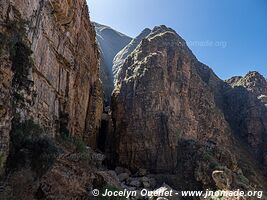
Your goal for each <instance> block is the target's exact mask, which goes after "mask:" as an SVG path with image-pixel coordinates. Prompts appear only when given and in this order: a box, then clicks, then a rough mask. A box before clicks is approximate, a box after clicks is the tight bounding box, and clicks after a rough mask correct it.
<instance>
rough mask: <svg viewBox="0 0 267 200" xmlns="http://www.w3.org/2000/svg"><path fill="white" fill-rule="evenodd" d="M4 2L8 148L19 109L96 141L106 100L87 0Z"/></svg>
mask: <svg viewBox="0 0 267 200" xmlns="http://www.w3.org/2000/svg"><path fill="white" fill-rule="evenodd" d="M0 7H1V14H0V23H1V25H0V32H1V44H2V43H3V44H4V45H1V69H0V70H1V77H2V78H1V86H0V87H1V100H0V101H1V103H0V104H1V105H0V108H1V112H0V113H1V125H2V124H3V126H1V143H3V144H1V150H2V151H3V152H7V151H8V134H9V132H10V129H11V126H10V124H11V119H12V117H13V116H14V115H15V114H17V115H18V116H19V118H20V120H25V119H28V118H33V119H34V120H35V121H36V122H38V123H39V124H41V125H42V126H43V127H45V128H46V129H47V130H48V131H47V132H49V133H51V134H52V136H54V135H55V134H56V133H59V132H61V131H64V132H65V131H69V132H70V133H72V134H76V135H80V136H82V137H84V138H85V139H86V140H87V142H88V143H89V144H91V145H92V146H94V145H95V144H96V137H97V132H98V128H99V126H100V120H101V114H102V109H103V106H102V88H101V82H100V79H99V66H98V50H97V44H96V42H95V35H96V34H95V30H94V27H93V26H92V24H91V23H90V20H89V16H88V8H87V5H86V1H84V0H64V1H54V0H52V1H43V0H38V1H34V0H30V1H12V0H3V1H1V3H0ZM6 101H8V102H9V103H7V102H6ZM11 102H12V103H13V105H12V106H11V105H10V104H11ZM11 107H12V108H11ZM11 110H12V112H11ZM2 116H3V117H2Z"/></svg>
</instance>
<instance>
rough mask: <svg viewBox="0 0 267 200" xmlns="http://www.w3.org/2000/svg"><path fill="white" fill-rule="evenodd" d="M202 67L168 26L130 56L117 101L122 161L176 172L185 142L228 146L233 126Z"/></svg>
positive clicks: (118, 150)
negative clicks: (201, 72) (199, 70)
mask: <svg viewBox="0 0 267 200" xmlns="http://www.w3.org/2000/svg"><path fill="white" fill-rule="evenodd" d="M198 65H201V63H199V62H198V61H197V59H196V58H195V57H194V56H193V54H192V52H191V51H190V50H189V49H188V47H187V46H186V44H185V41H184V40H183V39H182V38H181V37H180V36H178V35H177V34H176V33H175V32H174V31H173V30H172V29H169V28H167V27H165V26H159V27H155V28H154V29H153V30H152V31H151V33H150V34H149V35H148V36H147V37H145V38H144V39H143V40H142V41H141V43H140V44H139V45H138V46H137V48H136V49H135V50H134V51H133V52H132V54H130V55H129V56H128V58H127V59H126V61H125V62H124V64H123V66H122V67H121V69H120V72H119V74H118V79H117V85H116V86H115V90H114V92H113V99H112V100H113V104H112V109H113V119H114V126H115V134H114V137H115V138H116V142H115V146H114V148H115V149H116V151H115V155H116V156H117V160H118V162H119V163H121V164H122V165H126V166H128V167H131V168H139V167H142V168H148V169H151V170H153V171H171V170H173V169H174V168H175V167H176V165H177V151H178V141H179V140H180V139H181V138H183V139H188V140H189V139H192V140H197V141H199V142H200V143H206V142H211V143H214V144H217V143H220V144H227V143H228V140H229V137H228V136H229V133H230V131H229V127H228V125H227V123H226V121H225V119H224V116H223V114H222V113H221V112H220V111H219V109H218V108H217V107H216V104H215V100H214V95H213V93H212V92H211V89H209V87H208V86H207V84H206V83H205V82H204V81H203V80H202V79H201V77H200V76H199V75H198V73H197V71H196V67H197V66H198Z"/></svg>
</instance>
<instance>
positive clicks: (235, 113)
mask: <svg viewBox="0 0 267 200" xmlns="http://www.w3.org/2000/svg"><path fill="white" fill-rule="evenodd" d="M226 82H227V83H229V84H230V86H231V87H230V88H228V89H226V90H225V93H224V94H225V105H224V107H225V108H224V110H225V116H226V118H227V120H228V122H229V124H230V125H231V127H232V129H233V130H234V133H235V134H236V135H237V136H238V137H239V138H240V139H241V140H242V141H244V142H245V143H247V144H248V145H249V146H250V147H251V148H252V150H253V151H254V152H255V155H256V157H257V158H258V160H259V161H260V162H261V163H262V164H264V166H265V167H266V166H267V165H266V164H267V109H266V95H267V82H266V79H265V78H264V77H263V76H262V75H261V74H259V73H258V72H249V73H248V74H247V75H246V76H244V77H233V78H231V79H229V80H227V81H226Z"/></svg>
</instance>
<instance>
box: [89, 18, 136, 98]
mask: <svg viewBox="0 0 267 200" xmlns="http://www.w3.org/2000/svg"><path fill="white" fill-rule="evenodd" d="M93 24H94V26H95V30H96V39H97V42H98V45H99V50H100V78H101V81H102V82H103V88H104V93H105V99H106V101H107V102H108V103H109V102H110V97H111V93H112V90H113V89H114V84H113V80H114V78H113V73H112V65H113V64H112V62H113V59H114V57H115V55H116V54H117V53H118V52H119V51H120V50H121V49H122V48H124V47H125V46H126V45H127V44H128V43H129V42H130V41H131V39H132V38H130V37H128V36H126V35H124V34H122V33H120V32H118V31H116V30H114V29H112V28H110V27H108V26H105V25H101V24H98V23H95V22H94V23H93Z"/></svg>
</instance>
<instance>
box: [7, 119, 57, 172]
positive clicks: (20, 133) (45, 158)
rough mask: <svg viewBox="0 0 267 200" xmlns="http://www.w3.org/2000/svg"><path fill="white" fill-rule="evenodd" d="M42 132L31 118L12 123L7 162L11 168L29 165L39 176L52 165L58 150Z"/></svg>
mask: <svg viewBox="0 0 267 200" xmlns="http://www.w3.org/2000/svg"><path fill="white" fill-rule="evenodd" d="M43 132H44V131H43V129H42V128H41V127H40V126H39V125H38V124H36V123H34V122H33V121H32V120H27V121H25V122H22V123H13V127H12V133H11V142H12V146H11V147H12V149H11V157H10V163H9V167H10V168H11V169H12V168H22V167H31V169H32V170H33V171H34V172H36V174H37V176H41V175H42V174H43V173H45V172H46V171H47V170H48V169H49V168H50V167H51V166H52V164H53V162H54V160H55V158H56V157H57V155H58V153H59V151H58V148H57V147H56V145H55V144H54V142H53V141H52V140H51V139H50V138H49V137H48V136H46V135H45V134H44V133H43Z"/></svg>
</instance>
